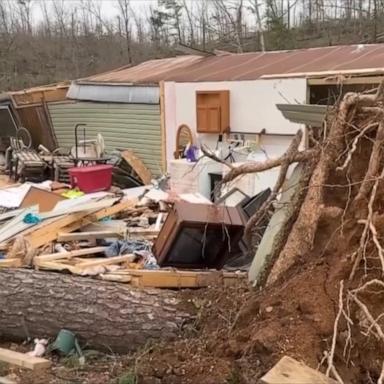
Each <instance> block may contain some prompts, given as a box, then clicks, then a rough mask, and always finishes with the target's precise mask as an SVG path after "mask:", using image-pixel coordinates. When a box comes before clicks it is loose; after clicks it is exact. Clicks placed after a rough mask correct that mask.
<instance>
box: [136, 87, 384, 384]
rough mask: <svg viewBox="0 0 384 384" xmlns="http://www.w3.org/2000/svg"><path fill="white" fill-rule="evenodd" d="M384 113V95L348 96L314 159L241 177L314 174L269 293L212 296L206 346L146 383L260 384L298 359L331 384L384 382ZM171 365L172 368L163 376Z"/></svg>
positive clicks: (178, 351)
mask: <svg viewBox="0 0 384 384" xmlns="http://www.w3.org/2000/svg"><path fill="white" fill-rule="evenodd" d="M383 111H384V109H383V87H382V86H381V87H379V88H378V89H377V93H376V94H357V93H348V94H346V95H345V97H344V98H343V100H342V101H341V102H340V103H339V104H338V105H336V106H335V108H334V109H333V111H331V112H330V113H329V116H328V121H327V124H326V126H325V127H324V128H325V129H324V130H323V131H322V132H320V131H315V130H310V140H311V146H312V147H311V148H310V149H309V150H306V151H301V152H300V151H297V149H295V148H294V147H295V146H294V145H293V151H292V152H291V153H289V154H288V155H284V156H283V157H282V158H280V159H277V160H273V161H272V160H271V161H268V162H267V163H268V164H267V163H263V164H262V163H255V164H253V165H249V164H247V167H248V168H247V169H246V168H243V169H241V167H238V168H236V170H231V172H230V173H232V174H235V173H236V175H235V176H238V175H240V174H241V173H242V172H254V171H260V170H264V169H267V167H270V166H276V165H282V164H284V163H285V164H290V163H294V162H299V163H302V166H303V167H304V168H305V169H307V170H308V169H310V170H311V171H310V173H309V175H310V176H309V177H307V176H305V175H308V173H305V175H304V176H302V178H301V180H300V185H301V190H302V191H304V192H303V193H301V196H300V198H298V199H296V200H295V204H294V206H291V207H290V214H291V216H292V217H294V220H291V221H289V222H288V224H287V225H286V226H284V227H283V229H282V233H280V234H279V241H278V242H277V245H279V246H276V247H274V248H273V249H272V252H271V254H270V255H269V257H268V258H267V259H266V265H264V269H263V273H264V275H263V274H260V275H258V276H259V277H260V278H259V279H257V278H256V280H255V284H256V285H259V287H260V288H262V290H261V291H259V289H257V290H256V291H255V290H252V289H248V288H246V287H231V288H228V289H227V290H226V291H225V292H222V291H221V290H220V289H215V288H211V289H208V290H206V291H204V293H202V295H201V301H200V303H199V306H200V308H202V309H201V316H200V322H199V323H198V329H199V331H198V335H197V336H190V337H186V338H185V340H183V341H178V342H176V343H175V344H174V345H169V344H167V345H166V346H164V347H163V348H161V347H159V348H158V349H154V350H153V352H152V353H149V354H148V355H147V356H146V358H145V359H144V361H142V364H141V370H140V374H141V375H142V377H155V378H160V379H161V380H162V382H164V383H174V382H180V383H181V382H182V383H193V382H201V383H227V382H238V383H253V382H257V379H258V378H261V377H262V376H263V375H265V374H266V373H267V371H268V370H269V369H271V368H272V367H273V365H274V364H276V363H277V362H278V361H279V359H280V358H281V357H283V356H284V355H289V356H291V357H292V358H294V359H296V360H299V361H303V362H305V363H306V364H307V365H308V366H310V367H312V368H314V369H316V370H319V371H320V372H322V373H323V374H324V375H325V377H329V382H334V381H336V382H339V383H362V382H367V383H371V382H378V383H382V382H383V379H384V369H383V368H382V367H383V352H384V337H383V334H384V333H383V327H384V320H383V319H384V318H383V313H384V304H383V286H384V280H383V273H384V267H383V266H384V261H383V260H384V259H383V252H384V251H383V245H382V244H383V240H382V239H383V236H384V232H383V229H382V228H383V226H382V216H383V213H384V211H383V209H384V207H383V204H382V197H383V196H384V183H383V176H384V171H383V164H384V152H383V140H384V134H383V133H384V124H383ZM239 168H240V169H239ZM281 168H284V167H281ZM283 171H284V170H283ZM303 180H305V183H304V186H303ZM283 190H284V187H283ZM279 191H280V188H279V189H278V190H277V191H276V190H275V192H279ZM268 203H271V201H269V202H268ZM265 208H266V205H264V207H261V208H260V210H259V211H258V212H257V213H256V214H255V216H254V218H253V219H252V218H251V220H253V223H257V221H258V220H259V219H260V217H261V213H263V210H264V211H265ZM264 236H268V228H267V230H266V231H265V234H264ZM234 304H235V305H234ZM167 362H168V364H169V362H172V363H171V364H170V365H171V366H172V368H170V369H168V370H167V369H162V367H163V366H164V365H165V364H166V363H167ZM212 367H213V368H212ZM217 367H220V369H217ZM181 372H182V373H181ZM207 372H209V375H208V374H207ZM231 380H232V381H231Z"/></svg>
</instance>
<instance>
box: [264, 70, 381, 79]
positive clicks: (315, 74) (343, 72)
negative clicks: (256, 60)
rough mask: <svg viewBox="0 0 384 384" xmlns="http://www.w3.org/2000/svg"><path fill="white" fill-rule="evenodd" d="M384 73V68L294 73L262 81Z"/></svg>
mask: <svg viewBox="0 0 384 384" xmlns="http://www.w3.org/2000/svg"><path fill="white" fill-rule="evenodd" d="M383 73H384V68H366V69H348V70H337V69H335V70H331V71H322V72H294V73H280V74H273V75H263V76H260V79H289V78H296V77H303V78H309V77H324V76H330V75H335V76H337V75H355V76H358V75H364V74H367V75H368V74H370V75H380V74H383Z"/></svg>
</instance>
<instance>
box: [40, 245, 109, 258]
mask: <svg viewBox="0 0 384 384" xmlns="http://www.w3.org/2000/svg"><path fill="white" fill-rule="evenodd" d="M106 249H107V247H92V248H85V249H77V250H75V251H70V252H56V253H50V254H47V255H40V256H36V257H35V258H34V260H40V261H53V260H60V259H71V258H73V257H75V256H84V255H93V254H95V253H101V252H104V251H105V250H106Z"/></svg>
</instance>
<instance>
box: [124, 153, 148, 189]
mask: <svg viewBox="0 0 384 384" xmlns="http://www.w3.org/2000/svg"><path fill="white" fill-rule="evenodd" d="M121 156H122V158H123V159H124V160H125V161H126V162H127V163H128V164H129V165H130V166H131V167H132V169H133V170H134V171H135V172H136V173H137V175H138V176H139V177H140V179H141V181H142V182H143V183H144V184H150V182H151V179H152V173H151V171H150V170H149V169H148V168H147V167H146V166H145V165H144V163H143V162H142V161H141V159H139V158H138V157H137V156H136V155H135V154H134V153H133V152H132V151H128V150H126V151H124V152H122V153H121Z"/></svg>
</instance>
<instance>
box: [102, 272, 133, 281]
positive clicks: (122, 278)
mask: <svg viewBox="0 0 384 384" xmlns="http://www.w3.org/2000/svg"><path fill="white" fill-rule="evenodd" d="M99 277H100V279H101V280H106V281H114V282H116V283H130V282H131V281H132V276H130V275H119V274H116V273H102V274H100V275H99Z"/></svg>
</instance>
